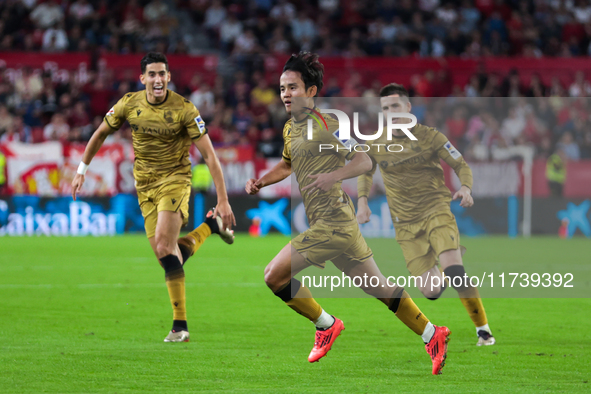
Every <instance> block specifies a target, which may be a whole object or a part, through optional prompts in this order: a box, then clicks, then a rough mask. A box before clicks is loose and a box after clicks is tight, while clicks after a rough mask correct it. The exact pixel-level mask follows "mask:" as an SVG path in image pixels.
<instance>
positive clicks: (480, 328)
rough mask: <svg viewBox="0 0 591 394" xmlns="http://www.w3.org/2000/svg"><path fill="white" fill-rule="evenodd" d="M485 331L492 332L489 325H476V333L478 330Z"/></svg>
mask: <svg viewBox="0 0 591 394" xmlns="http://www.w3.org/2000/svg"><path fill="white" fill-rule="evenodd" d="M481 330H483V331H486V332H488V333H489V334H492V331H491V330H490V327H489V326H488V324H485V325H484V326H480V327H476V335H478V331H481Z"/></svg>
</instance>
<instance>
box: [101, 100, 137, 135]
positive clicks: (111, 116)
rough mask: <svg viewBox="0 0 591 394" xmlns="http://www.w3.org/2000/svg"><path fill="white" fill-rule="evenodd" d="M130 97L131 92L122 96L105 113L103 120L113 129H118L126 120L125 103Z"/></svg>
mask: <svg viewBox="0 0 591 394" xmlns="http://www.w3.org/2000/svg"><path fill="white" fill-rule="evenodd" d="M130 97H131V93H128V94H126V95H125V96H123V97H122V98H121V99H120V100H119V101H117V104H115V105H114V106H113V107H112V108H111V109H110V110H109V112H107V114H106V115H105V118H104V119H105V122H106V123H107V124H108V125H109V127H110V128H112V129H113V130H119V129H120V128H121V126H123V123H125V121H126V120H127V103H128V102H129V98H130Z"/></svg>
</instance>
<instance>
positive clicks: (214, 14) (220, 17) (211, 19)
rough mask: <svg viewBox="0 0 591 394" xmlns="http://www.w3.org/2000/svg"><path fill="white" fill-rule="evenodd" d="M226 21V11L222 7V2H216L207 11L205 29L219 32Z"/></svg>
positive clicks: (216, 0) (215, 0)
mask: <svg viewBox="0 0 591 394" xmlns="http://www.w3.org/2000/svg"><path fill="white" fill-rule="evenodd" d="M224 19H226V9H225V8H224V7H223V6H222V2H221V1H220V0H214V1H213V3H212V4H211V6H210V7H209V8H208V9H207V11H205V22H204V25H205V27H206V28H209V29H216V30H217V29H219V27H220V25H221V24H222V22H223V21H224Z"/></svg>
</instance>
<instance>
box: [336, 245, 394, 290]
mask: <svg viewBox="0 0 591 394" xmlns="http://www.w3.org/2000/svg"><path fill="white" fill-rule="evenodd" d="M333 263H334V264H335V266H336V267H337V268H338V269H340V270H341V271H343V272H344V273H345V275H347V276H348V277H350V278H351V280H352V281H353V283H355V284H356V285H357V284H359V283H361V286H359V287H360V288H361V290H363V291H364V292H366V293H367V294H370V295H372V296H374V297H376V298H379V299H382V300H385V299H389V298H391V297H392V294H393V293H394V292H395V291H396V289H397V288H398V287H397V286H396V284H395V283H393V282H392V281H390V282H389V281H388V280H387V278H386V277H385V276H384V274H382V272H381V271H380V268H379V267H378V265H377V264H376V262H375V260H374V258H373V256H370V257H369V258H367V259H365V260H364V261H363V262H359V261H357V260H350V259H348V257H347V256H339V258H338V259H334V260H333Z"/></svg>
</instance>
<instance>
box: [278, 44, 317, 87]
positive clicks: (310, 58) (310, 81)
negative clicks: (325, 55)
mask: <svg viewBox="0 0 591 394" xmlns="http://www.w3.org/2000/svg"><path fill="white" fill-rule="evenodd" d="M286 71H297V72H299V73H300V74H301V75H302V80H303V81H304V85H305V86H306V90H308V89H309V88H310V87H312V86H316V88H317V91H316V96H318V93H320V91H321V90H322V87H323V86H324V82H322V79H323V78H324V65H323V64H322V63H320V62H319V61H318V55H317V54H315V53H310V52H300V53H298V54H297V55H295V54H294V55H291V57H290V58H289V60H288V61H287V62H286V63H285V66H284V67H283V72H286Z"/></svg>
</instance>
